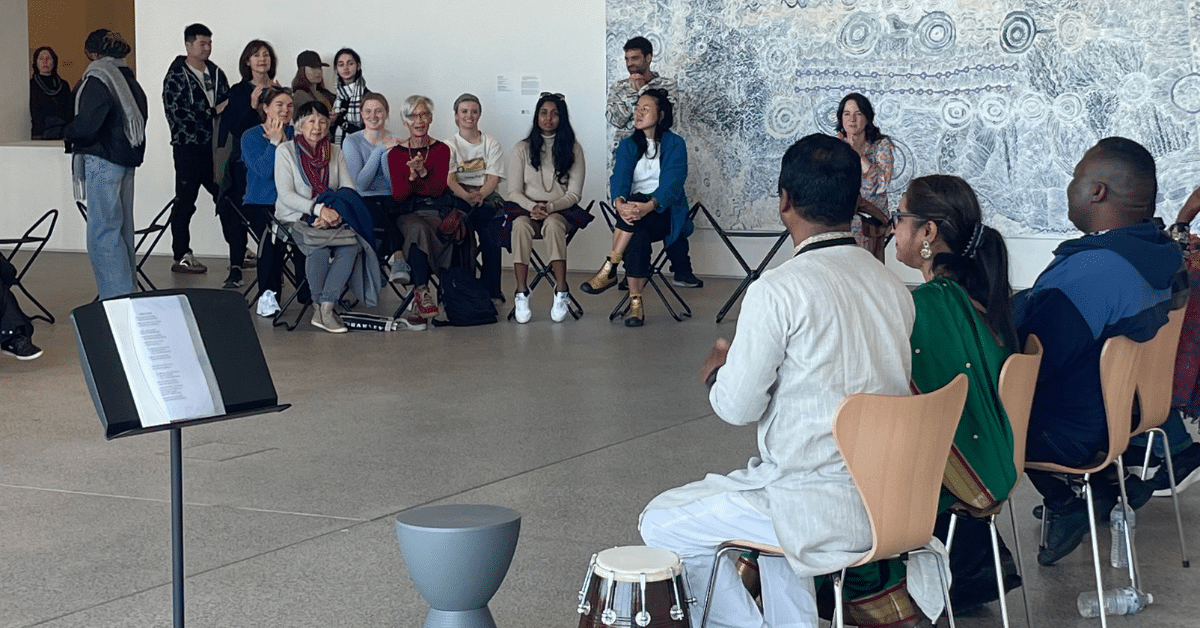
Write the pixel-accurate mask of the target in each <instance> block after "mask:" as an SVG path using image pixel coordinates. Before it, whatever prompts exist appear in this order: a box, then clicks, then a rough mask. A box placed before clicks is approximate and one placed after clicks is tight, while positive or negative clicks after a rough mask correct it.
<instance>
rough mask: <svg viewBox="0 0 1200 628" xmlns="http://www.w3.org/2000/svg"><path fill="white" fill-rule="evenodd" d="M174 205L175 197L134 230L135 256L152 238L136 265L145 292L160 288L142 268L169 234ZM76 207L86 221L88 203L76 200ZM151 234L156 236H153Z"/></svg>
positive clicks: (141, 287) (139, 281)
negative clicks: (146, 223) (145, 224)
mask: <svg viewBox="0 0 1200 628" xmlns="http://www.w3.org/2000/svg"><path fill="white" fill-rule="evenodd" d="M174 206H175V199H174V198H172V199H171V200H170V201H168V202H167V205H166V206H165V207H163V208H162V209H161V210H160V211H159V212H158V214H156V215H155V216H154V220H151V221H150V224H149V225H147V226H145V227H143V228H141V229H134V230H133V235H135V236H137V239H136V240H134V243H133V252H134V255H135V256H137V255H139V253H138V252H139V251H141V249H142V246H143V245H144V244H146V240H148V239H149V240H150V245H149V246H147V247H146V251H145V252H144V253H140V257H138V262H137V266H135V267H134V271H135V275H134V280H135V281H136V282H137V287H138V289H139V290H141V291H143V292H149V291H151V290H158V287H157V286H155V285H154V282H152V281H150V277H148V276H146V271H144V270H142V267H143V266H145V265H146V262H147V261H148V260H149V259H150V255H152V254H153V253H154V248H155V247H157V246H158V241H159V240H162V238H163V236H164V235H166V234H167V227H170V226H171V208H173V207H174ZM75 207H76V208H78V209H79V215H80V216H83V222H85V223H86V222H87V205H85V204H83V203H82V202H80V201H75ZM151 236H154V237H153V238H151Z"/></svg>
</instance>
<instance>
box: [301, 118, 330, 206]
mask: <svg viewBox="0 0 1200 628" xmlns="http://www.w3.org/2000/svg"><path fill="white" fill-rule="evenodd" d="M331 146H332V144H331V143H330V141H329V137H328V136H326V137H322V138H321V141H319V142H317V145H316V146H313V145H311V144H309V143H308V140H306V139H304V136H303V135H301V134H299V133H297V134H296V151H297V152H298V153H299V155H300V170H301V171H303V172H304V176H305V178H307V179H308V184H309V186H311V187H312V194H313V198H316V197H318V196H320V195H322V194H324V193H326V192H328V191H329V159H330V157H331V156H332V155H333V149H332V148H331Z"/></svg>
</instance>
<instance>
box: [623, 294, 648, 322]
mask: <svg viewBox="0 0 1200 628" xmlns="http://www.w3.org/2000/svg"><path fill="white" fill-rule="evenodd" d="M645 320H646V313H645V312H644V311H643V310H642V295H640V294H631V295H629V313H628V314H626V315H625V326H626V327H641V326H642V323H644V322H645Z"/></svg>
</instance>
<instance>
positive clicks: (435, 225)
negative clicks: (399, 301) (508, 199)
mask: <svg viewBox="0 0 1200 628" xmlns="http://www.w3.org/2000/svg"><path fill="white" fill-rule="evenodd" d="M400 114H401V116H402V119H403V120H404V126H405V127H406V128H407V129H408V139H405V140H404V141H402V142H400V144H399V145H398V146H395V147H394V148H392V149H391V150H389V151H388V155H387V164H388V174H389V176H390V177H391V180H392V196H394V197H395V198H396V201H398V202H399V203H400V205H401V207H402V209H401V212H402V215H401V216H400V220H399V224H400V231H401V233H402V234H403V236H404V242H405V246H406V247H407V249H406V250H407V254H406V257H407V259H408V264H409V266H411V267H412V282H413V286H414V289H415V293H416V294H415V299H414V300H415V302H416V306H417V313H418V314H420V315H421V317H422V318H433V317H435V316H437V313H438V307H437V301H435V300H434V298H433V295H431V294H430V293H429V275H430V272H431V271H432V269H434V268H437V269H442V268H447V267H449V265H450V264H449V261H450V260H449V258H450V252H451V251H450V249H451V247H450V246H449V244H450V243H447V242H443V238H441V237H439V235H438V231H439V229H440V230H441V231H442V233H443V234H445V235H446V236H449V237H448V238H447V239H449V240H451V241H452V242H453V241H458V240H462V239H463V237H464V236H465V235H466V222H465V221H464V220H463V219H464V217H465V216H463V214H462V212H460V211H458V210H456V209H454V201H453V194H451V192H450V190H449V186H448V185H447V177H448V176H449V174H450V147H449V146H447V145H446V144H444V143H442V142H439V141H438V140H435V139H433V138H432V137H429V127H430V125H431V124H433V101H432V100H430V99H429V98H427V97H425V96H419V95H417V96H409V97H408V98H407V99H405V101H404V106H403V108H402V109H401V110H400Z"/></svg>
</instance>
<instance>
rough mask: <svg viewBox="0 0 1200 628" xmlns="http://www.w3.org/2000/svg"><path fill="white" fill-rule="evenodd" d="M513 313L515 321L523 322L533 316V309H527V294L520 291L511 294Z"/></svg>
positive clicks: (526, 321)
mask: <svg viewBox="0 0 1200 628" xmlns="http://www.w3.org/2000/svg"><path fill="white" fill-rule="evenodd" d="M513 313H514V314H513V315H514V316H515V317H516V319H517V322H518V323H521V324H525V323H528V322H529V319H531V318H533V310H530V309H529V295H528V294H521V293H520V292H518V293H516V294H515V295H513Z"/></svg>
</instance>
